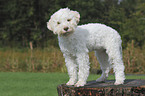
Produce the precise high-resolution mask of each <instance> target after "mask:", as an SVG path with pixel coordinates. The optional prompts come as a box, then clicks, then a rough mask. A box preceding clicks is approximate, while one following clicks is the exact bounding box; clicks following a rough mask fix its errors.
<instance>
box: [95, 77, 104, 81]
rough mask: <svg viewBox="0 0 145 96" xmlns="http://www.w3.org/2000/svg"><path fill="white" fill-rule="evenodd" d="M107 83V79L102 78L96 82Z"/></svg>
mask: <svg viewBox="0 0 145 96" xmlns="http://www.w3.org/2000/svg"><path fill="white" fill-rule="evenodd" d="M105 81H106V78H102V77H100V78H98V79H97V80H96V82H105Z"/></svg>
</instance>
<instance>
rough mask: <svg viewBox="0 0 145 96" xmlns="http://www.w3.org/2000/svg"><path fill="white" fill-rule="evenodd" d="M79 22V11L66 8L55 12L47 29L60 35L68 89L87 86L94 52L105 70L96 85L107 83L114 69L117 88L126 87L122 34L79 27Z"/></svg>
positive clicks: (94, 26) (97, 26)
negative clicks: (90, 57) (91, 53)
mask: <svg viewBox="0 0 145 96" xmlns="http://www.w3.org/2000/svg"><path fill="white" fill-rule="evenodd" d="M88 15H89V14H88ZM79 20H80V14H79V13H78V12H77V11H73V10H70V9H69V8H63V9H60V10H58V11H57V12H55V13H54V14H53V15H52V16H51V18H50V20H49V21H48V22H47V28H48V29H49V30H51V31H53V33H54V34H57V35H58V41H59V46H60V49H61V51H62V53H63V56H64V58H65V62H66V67H67V70H68V74H69V77H70V79H69V81H68V82H67V83H66V85H74V86H76V87H80V86H84V85H85V84H86V81H87V78H88V76H89V69H90V66H89V64H90V63H89V55H88V53H89V52H90V51H95V55H96V57H97V60H98V61H99V64H100V65H101V70H102V75H101V77H100V78H98V79H97V80H96V82H102V81H105V80H106V79H107V77H108V73H109V71H110V69H111V68H113V70H114V73H115V79H116V81H115V83H114V84H115V85H120V84H123V83H124V80H125V73H124V69H125V67H124V64H123V60H122V46H121V43H122V40H121V37H120V35H119V34H118V32H117V31H116V30H114V29H113V28H111V27H109V26H106V25H104V24H100V23H89V24H85V25H80V26H78V25H77V24H78V23H79Z"/></svg>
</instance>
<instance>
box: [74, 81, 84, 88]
mask: <svg viewBox="0 0 145 96" xmlns="http://www.w3.org/2000/svg"><path fill="white" fill-rule="evenodd" d="M85 84H86V82H85V81H78V82H77V83H76V84H75V87H81V86H84V85H85Z"/></svg>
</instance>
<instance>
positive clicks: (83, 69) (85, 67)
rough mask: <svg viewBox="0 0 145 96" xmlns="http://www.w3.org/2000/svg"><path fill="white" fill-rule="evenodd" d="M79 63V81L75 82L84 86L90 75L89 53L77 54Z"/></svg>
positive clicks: (77, 85)
mask: <svg viewBox="0 0 145 96" xmlns="http://www.w3.org/2000/svg"><path fill="white" fill-rule="evenodd" d="M77 63H78V65H79V71H78V82H77V83H76V84H75V86H76V87H79V86H84V85H85V84H86V81H87V78H88V76H89V69H90V66H89V64H90V63H89V55H88V53H79V54H77Z"/></svg>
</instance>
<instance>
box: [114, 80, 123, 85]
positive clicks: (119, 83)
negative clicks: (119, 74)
mask: <svg viewBox="0 0 145 96" xmlns="http://www.w3.org/2000/svg"><path fill="white" fill-rule="evenodd" d="M123 83H124V81H121V80H119V81H115V83H114V85H121V84H123Z"/></svg>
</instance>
